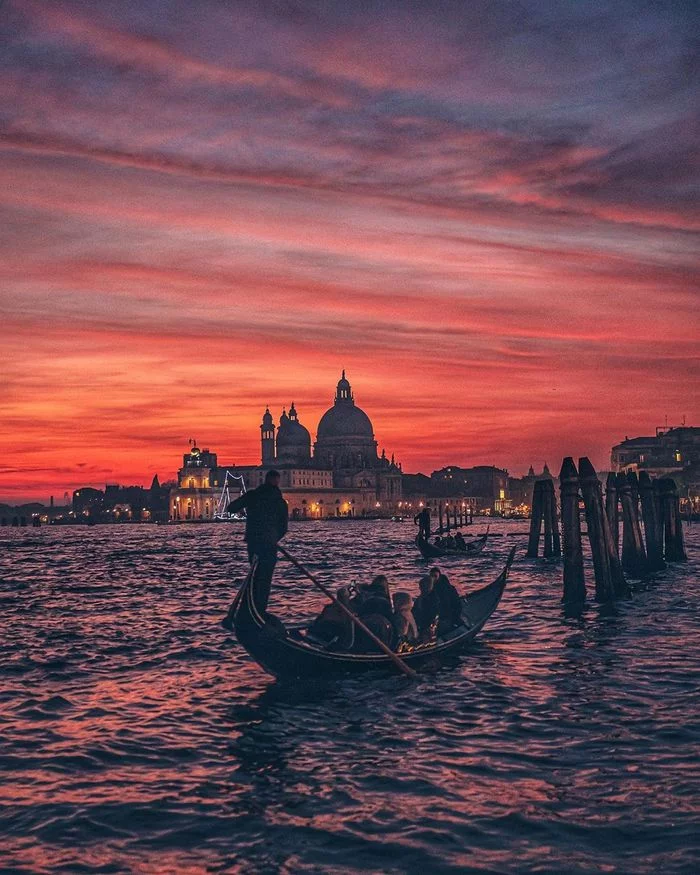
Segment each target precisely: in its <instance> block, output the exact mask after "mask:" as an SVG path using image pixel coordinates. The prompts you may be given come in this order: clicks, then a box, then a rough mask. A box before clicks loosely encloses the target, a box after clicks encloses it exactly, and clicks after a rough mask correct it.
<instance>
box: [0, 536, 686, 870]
mask: <svg viewBox="0 0 700 875" xmlns="http://www.w3.org/2000/svg"><path fill="white" fill-rule="evenodd" d="M526 526H527V523H523V522H519V523H505V522H499V523H496V525H495V529H496V531H497V533H498V532H500V533H512V532H514V531H518V530H520V531H522V530H524V529H525V528H526ZM481 528H482V527H481V526H479V525H475V526H474V531H480V530H481ZM699 530H700V527H697V526H696V527H695V528H690V529H686V532H687V535H688V550H689V555H690V557H691V562H690V563H688V565H685V566H676V567H674V568H673V569H670V570H669V571H667V572H665V573H664V574H662V575H659V576H658V578H657V579H656V582H655V583H654V584H653V585H651V586H649V587H648V588H647V589H645V590H642V591H638V592H636V593H635V596H634V598H633V599H632V600H631V601H630V602H626V603H624V604H622V605H620V606H619V608H618V609H617V610H616V611H615V612H614V613H612V614H610V613H607V614H606V613H604V612H601V611H600V610H599V609H598V608H597V607H595V606H594V605H592V604H591V606H590V607H589V608H588V609H587V611H586V613H585V614H584V616H583V617H582V618H581V619H579V620H576V619H568V620H567V619H565V618H564V617H563V615H562V612H561V606H560V603H559V599H560V595H561V582H560V575H561V571H560V568H559V567H558V566H556V565H553V564H548V563H545V562H544V561H539V562H531V561H529V560H525V559H524V558H522V557H523V556H524V550H522V551H521V553H520V558H519V560H518V561H517V564H516V565H515V567H514V569H513V573H512V578H511V582H510V584H509V587H508V589H507V591H506V595H505V596H504V600H503V602H502V603H501V606H500V607H499V610H498V612H497V613H496V615H494V617H493V618H492V619H491V621H490V622H489V623H488V624H487V626H486V628H485V630H484V631H483V633H482V635H481V636H480V638H479V639H478V641H477V642H476V644H475V646H474V647H473V649H472V650H471V652H470V653H469V654H468V655H466V656H464V657H462V658H460V659H458V660H456V661H455V663H454V664H453V665H451V666H447V667H445V668H443V669H442V670H440V671H437V672H435V673H432V674H424V675H423V676H422V677H421V679H420V680H419V681H418V682H413V683H412V682H410V681H406V680H404V679H402V678H400V677H393V676H383V677H377V678H373V679H368V678H364V679H359V680H358V679H355V680H345V681H340V682H337V683H336V684H334V685H331V686H328V687H326V688H321V687H304V686H302V685H296V686H295V687H291V688H290V687H289V686H282V685H278V684H275V683H274V681H273V680H272V679H271V678H269V677H268V676H266V675H265V674H264V673H263V672H262V670H260V669H259V668H258V667H257V666H256V665H255V664H254V663H253V662H251V660H250V659H249V658H248V657H247V655H246V654H245V652H244V651H243V650H242V649H241V648H240V647H239V646H238V645H237V644H236V643H235V641H233V640H232V639H231V638H229V637H228V636H227V635H226V634H225V633H224V632H223V630H222V629H221V628H220V626H219V620H220V618H221V616H222V614H223V612H224V611H225V609H226V607H227V605H228V602H229V601H230V598H231V596H232V583H231V582H232V581H235V580H239V579H240V578H241V577H242V576H243V574H244V572H245V554H244V550H243V545H242V543H241V539H240V529H238V528H236V526H235V525H231V526H226V525H220V526H215V525H211V526H210V525H203V526H191V527H187V526H180V527H154V526H124V527H118V526H113V527H108V526H103V527H95V528H92V529H89V528H65V529H57V528H53V529H52V528H43V529H40V530H33V529H24V530H22V529H20V530H16V529H15V530H8V529H4V530H0V548H1V550H0V552H1V557H0V623H1V625H2V630H3V635H2V639H1V640H2V649H1V650H0V654H1V656H0V769H1V770H2V778H3V780H2V784H1V786H0V849H1V850H2V857H1V858H0V869H1V870H2V872H32V873H35V872H69V873H88V872H89V873H92V872H99V873H117V872H118V873H121V872H139V873H141V872H144V873H173V872H176V871H177V872H185V873H189V875H192V873H205V872H206V873H217V872H243V873H268V872H269V873H278V872H279V873H297V872H299V873H306V872H312V873H355V872H387V873H394V872H396V873H399V872H419V873H421V875H427V873H443V872H494V873H495V872H498V873H512V872H552V873H555V872H556V873H561V872H567V873H569V872H571V873H575V872H630V873H652V872H654V873H657V872H697V871H698V860H699V857H698V834H699V833H700V830H699V823H698V815H697V810H696V806H697V802H698V789H699V787H698V785H699V783H700V782H699V780H698V769H697V763H696V756H697V750H698V748H697V745H698V741H699V740H700V730H699V727H698V719H697V717H698V683H697V681H698V676H699V675H698V653H699V652H700V648H699V646H698V645H699V642H698V593H697V577H698V575H697V569H698V561H699V560H700V549H699V548H700V538H699V537H698V531H699ZM414 531H415V530H414V529H413V527H412V526H411V525H410V524H396V523H388V522H387V523H350V524H345V525H344V524H335V525H333V524H329V523H326V524H307V525H298V526H296V527H294V526H293V527H292V530H291V531H290V535H289V536H288V539H287V541H286V546H287V548H288V549H289V550H291V551H292V552H293V553H294V554H296V555H298V556H299V557H302V558H304V559H305V560H308V564H309V566H310V567H311V568H312V569H313V570H314V571H316V572H317V573H318V574H319V575H320V576H322V577H323V578H324V579H326V580H329V581H333V582H334V583H336V584H339V583H341V582H348V581H349V580H353V579H358V580H359V579H366V578H367V577H368V576H369V575H370V574H371V573H373V572H374V571H376V570H384V571H386V572H387V573H388V575H389V577H390V579H391V581H392V583H395V584H401V585H402V586H412V587H413V588H415V581H416V580H417V578H418V576H419V575H420V574H421V572H422V570H423V569H424V568H425V565H424V564H423V563H422V561H421V560H420V559H418V558H417V555H418V554H417V551H415V548H412V547H411V544H410V539H411V537H412V536H413V534H414ZM523 540H524V539H522V538H517V537H512V536H509V534H503V536H502V537H500V538H495V539H494V540H493V542H492V545H491V549H489V551H488V552H486V553H484V554H483V555H482V556H480V557H479V558H478V559H476V560H473V561H472V562H470V563H462V564H454V560H453V561H452V562H450V561H446V562H444V563H443V565H444V567H445V568H447V569H449V568H454V569H455V571H454V575H453V580H454V581H455V582H458V583H459V584H460V585H464V586H466V587H467V588H471V587H475V586H478V585H481V584H482V583H485V582H487V581H489V580H491V579H493V578H494V577H495V576H496V575H497V573H498V571H499V568H500V565H501V563H502V562H503V559H504V557H505V555H506V553H507V551H508V549H509V548H510V546H512V545H513V544H514V543H521V544H522V543H523ZM278 568H279V571H280V578H281V579H280V585H279V588H278V590H277V592H276V601H275V602H274V603H273V609H274V610H275V611H276V612H277V613H279V614H281V615H284V616H285V617H289V618H299V617H302V616H306V615H308V614H309V613H311V612H312V611H313V610H316V609H317V608H318V607H319V606H320V605H321V603H322V597H321V599H319V598H317V596H316V594H315V593H314V591H313V590H311V589H310V588H309V586H308V585H307V584H306V583H305V582H304V581H303V580H302V579H301V578H300V577H299V575H298V573H297V572H296V571H295V570H294V569H293V568H291V567H290V566H289V565H288V564H284V565H283V564H282V563H280V565H279V566H278ZM591 579H592V575H589V580H591ZM589 593H592V584H591V585H590V586H589Z"/></svg>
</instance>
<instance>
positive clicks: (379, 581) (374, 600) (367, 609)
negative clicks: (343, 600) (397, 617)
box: [352, 574, 394, 623]
mask: <svg viewBox="0 0 700 875" xmlns="http://www.w3.org/2000/svg"><path fill="white" fill-rule="evenodd" d="M352 608H353V610H354V611H355V613H356V614H357V616H358V617H360V618H363V617H368V616H370V614H379V615H380V616H382V617H386V619H387V620H388V621H389V622H390V623H391V622H392V621H393V619H394V612H393V611H392V609H391V594H390V591H389V581H388V580H387V579H386V577H385V576H384V575H383V574H378V575H377V576H376V577H375V578H374V580H373V581H372V583H370V584H369V586H366V587H363V588H362V589H361V591H360V593H359V594H358V597H357V598H356V599H354V600H353V603H352Z"/></svg>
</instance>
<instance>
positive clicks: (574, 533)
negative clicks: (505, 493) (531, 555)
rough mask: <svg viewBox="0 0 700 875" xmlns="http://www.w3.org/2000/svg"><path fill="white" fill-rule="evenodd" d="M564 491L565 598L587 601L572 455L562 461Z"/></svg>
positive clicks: (576, 601)
mask: <svg viewBox="0 0 700 875" xmlns="http://www.w3.org/2000/svg"><path fill="white" fill-rule="evenodd" d="M559 488H560V492H561V534H562V540H563V542H564V595H563V597H562V601H563V602H565V603H566V604H569V605H581V604H583V603H584V602H585V601H586V582H585V578H584V576H583V549H582V546H581V518H580V515H579V509H578V471H577V470H576V465H575V464H574V460H573V459H572V458H571V456H567V457H566V458H565V459H564V461H563V462H562V466H561V471H560V472H559Z"/></svg>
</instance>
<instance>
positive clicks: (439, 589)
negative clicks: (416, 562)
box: [430, 568, 462, 635]
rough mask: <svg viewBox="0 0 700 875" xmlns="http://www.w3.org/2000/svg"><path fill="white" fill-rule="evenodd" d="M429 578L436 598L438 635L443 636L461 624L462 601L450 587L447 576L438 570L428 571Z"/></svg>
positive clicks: (452, 587)
mask: <svg viewBox="0 0 700 875" xmlns="http://www.w3.org/2000/svg"><path fill="white" fill-rule="evenodd" d="M430 577H431V578H432V581H433V592H434V593H435V595H436V596H437V600H438V603H439V608H438V618H439V621H438V629H437V632H438V635H444V634H445V632H449V631H450V630H451V629H454V628H455V626H459V625H461V623H462V599H461V598H460V597H459V593H458V592H457V590H456V589H455V588H454V586H452V584H451V583H450V581H449V580H448V579H447V576H446V575H445V574H443V573H442V572H441V571H440V569H439V568H431V569H430Z"/></svg>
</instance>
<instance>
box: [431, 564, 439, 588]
mask: <svg viewBox="0 0 700 875" xmlns="http://www.w3.org/2000/svg"><path fill="white" fill-rule="evenodd" d="M440 574H441V571H440V569H439V568H438V567H437V565H436V566H435V568H431V569H430V579H431V580H432V581H433V586H435V584H436V583H437V582H438V580H440Z"/></svg>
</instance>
